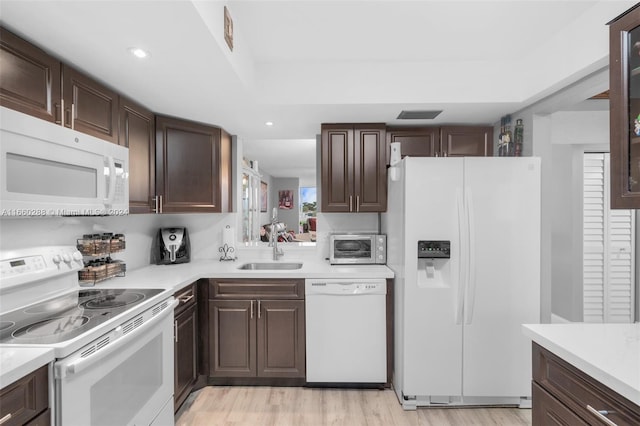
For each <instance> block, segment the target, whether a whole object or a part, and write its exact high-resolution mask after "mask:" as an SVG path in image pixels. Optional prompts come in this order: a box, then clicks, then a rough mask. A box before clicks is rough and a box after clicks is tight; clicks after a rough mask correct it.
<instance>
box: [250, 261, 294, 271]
mask: <svg viewBox="0 0 640 426" xmlns="http://www.w3.org/2000/svg"><path fill="white" fill-rule="evenodd" d="M300 268H302V263H297V262H277V263H276V262H253V263H245V264H242V265H240V266H239V267H238V269H250V270H278V271H279V270H287V269H300Z"/></svg>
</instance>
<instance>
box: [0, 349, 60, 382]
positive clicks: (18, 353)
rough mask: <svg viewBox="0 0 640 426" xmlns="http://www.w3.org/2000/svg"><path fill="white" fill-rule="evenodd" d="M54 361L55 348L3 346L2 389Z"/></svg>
mask: <svg viewBox="0 0 640 426" xmlns="http://www.w3.org/2000/svg"><path fill="white" fill-rule="evenodd" d="M51 361H53V349H49V348H2V350H1V351H0V389H3V388H4V387H5V386H8V385H10V384H11V383H13V382H15V381H16V380H18V379H21V378H22V377H24V376H26V375H27V374H29V373H31V372H32V371H35V370H37V369H38V368H40V367H42V366H43V365H46V364H48V363H50V362H51Z"/></svg>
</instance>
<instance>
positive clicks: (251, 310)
mask: <svg viewBox="0 0 640 426" xmlns="http://www.w3.org/2000/svg"><path fill="white" fill-rule="evenodd" d="M251 319H253V300H252V301H251Z"/></svg>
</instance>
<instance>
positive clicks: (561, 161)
mask: <svg viewBox="0 0 640 426" xmlns="http://www.w3.org/2000/svg"><path fill="white" fill-rule="evenodd" d="M608 88H609V72H608V67H603V68H601V69H599V70H597V71H595V72H593V73H592V74H590V75H589V76H587V77H585V78H583V79H581V80H580V81H578V82H576V83H574V84H572V85H569V86H568V87H566V88H564V89H562V90H560V91H558V92H556V93H554V94H553V95H551V96H549V97H547V98H544V99H542V100H540V101H538V102H536V103H535V104H533V105H531V106H530V107H528V108H526V109H524V110H521V111H516V112H514V113H512V114H511V117H512V123H515V120H516V119H518V118H522V119H523V123H524V130H525V131H524V149H523V152H524V153H525V155H528V154H529V153H530V154H532V155H534V156H538V157H540V158H541V161H542V182H541V184H542V186H541V188H542V203H541V209H542V212H541V220H542V223H541V250H542V251H541V254H540V259H541V275H540V276H541V290H540V298H541V321H542V322H550V321H551V314H552V313H553V314H554V315H557V316H561V317H563V318H566V319H568V320H572V321H580V320H582V308H581V303H582V276H581V273H582V272H581V268H579V265H580V264H581V256H582V233H581V232H582V231H581V229H580V228H581V226H582V210H581V208H582V205H581V203H582V201H581V191H582V189H581V188H582V187H581V182H582V176H581V175H582V166H581V161H580V162H578V158H580V159H581V155H582V152H584V150H585V149H591V148H593V149H603V148H607V146H608V143H609V135H608V134H609V124H608V122H609V121H608V112H605V111H570V112H567V110H569V109H570V108H573V107H575V106H576V105H577V104H579V103H581V102H583V101H584V100H586V99H588V98H589V97H591V96H593V95H595V94H598V93H601V92H603V91H604V90H607V89H608ZM496 126H499V123H497V124H496ZM498 132H499V127H498ZM497 134H498V133H496V135H497ZM589 147H591V148H589ZM579 165H580V166H579ZM578 197H579V198H578ZM578 199H579V200H580V201H578ZM578 229H580V231H578ZM566 250H571V253H570V254H567V253H566ZM578 259H580V260H578Z"/></svg>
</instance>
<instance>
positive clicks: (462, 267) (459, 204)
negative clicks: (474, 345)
mask: <svg viewBox="0 0 640 426" xmlns="http://www.w3.org/2000/svg"><path fill="white" fill-rule="evenodd" d="M456 209H457V211H458V256H459V259H458V277H457V278H458V279H457V280H454V283H457V284H458V289H457V290H458V294H457V297H456V299H457V300H456V318H455V320H456V325H460V324H462V316H463V309H464V294H465V288H466V285H465V283H466V281H467V277H466V264H467V262H466V256H465V254H464V253H465V250H466V241H465V240H466V234H467V232H466V230H465V223H466V222H465V212H464V200H463V198H462V189H461V188H456Z"/></svg>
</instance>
